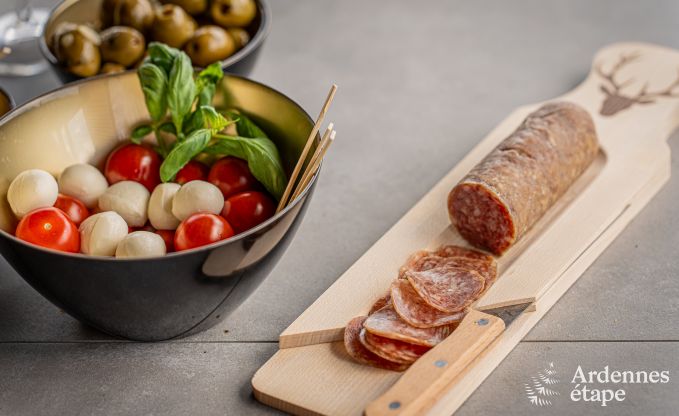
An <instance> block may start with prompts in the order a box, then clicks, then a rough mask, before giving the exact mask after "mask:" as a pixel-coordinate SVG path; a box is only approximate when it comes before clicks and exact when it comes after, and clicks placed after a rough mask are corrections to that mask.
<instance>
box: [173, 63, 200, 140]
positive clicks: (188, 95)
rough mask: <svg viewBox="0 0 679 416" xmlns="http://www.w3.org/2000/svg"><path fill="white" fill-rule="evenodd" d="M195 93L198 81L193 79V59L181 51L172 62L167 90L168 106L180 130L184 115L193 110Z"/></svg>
mask: <svg viewBox="0 0 679 416" xmlns="http://www.w3.org/2000/svg"><path fill="white" fill-rule="evenodd" d="M195 94H196V83H195V81H194V80H193V66H192V65H191V59H189V57H188V55H186V54H185V53H184V52H180V53H179V54H178V55H177V57H176V58H175V60H174V63H173V64H172V71H170V78H169V80H168V91H167V107H168V109H169V110H170V113H171V116H172V122H173V123H174V126H175V128H176V129H177V131H178V132H180V131H182V123H183V121H184V117H186V115H187V114H189V112H190V111H191V107H192V106H193V99H194V98H195Z"/></svg>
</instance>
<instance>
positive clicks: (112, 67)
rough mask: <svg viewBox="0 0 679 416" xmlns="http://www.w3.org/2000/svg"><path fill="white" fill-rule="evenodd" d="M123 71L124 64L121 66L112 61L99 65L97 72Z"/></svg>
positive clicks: (113, 72) (114, 72)
mask: <svg viewBox="0 0 679 416" xmlns="http://www.w3.org/2000/svg"><path fill="white" fill-rule="evenodd" d="M124 71H125V67H124V66H122V65H120V64H116V63H113V62H106V63H105V64H104V65H102V66H101V69H100V70H99V73H100V74H117V73H119V72H124Z"/></svg>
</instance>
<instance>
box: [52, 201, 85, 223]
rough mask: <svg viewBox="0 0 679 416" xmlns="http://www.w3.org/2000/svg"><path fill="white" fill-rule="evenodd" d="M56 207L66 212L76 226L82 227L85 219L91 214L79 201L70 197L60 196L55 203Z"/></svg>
mask: <svg viewBox="0 0 679 416" xmlns="http://www.w3.org/2000/svg"><path fill="white" fill-rule="evenodd" d="M54 207H55V208H59V209H60V210H62V211H64V213H65V214H66V215H68V218H69V219H70V220H71V221H73V224H75V225H76V226H78V225H80V223H81V222H83V221H84V220H85V218H87V217H89V216H90V212H89V211H88V210H87V207H86V206H85V204H83V203H82V202H81V201H80V200H79V199H76V198H73V197H72V196H68V195H63V194H59V196H58V197H57V202H55V203H54Z"/></svg>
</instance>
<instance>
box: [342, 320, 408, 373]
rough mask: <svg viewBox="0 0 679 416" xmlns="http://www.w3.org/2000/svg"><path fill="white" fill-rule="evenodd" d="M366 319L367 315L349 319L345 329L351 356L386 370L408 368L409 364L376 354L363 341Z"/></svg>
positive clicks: (345, 338)
mask: <svg viewBox="0 0 679 416" xmlns="http://www.w3.org/2000/svg"><path fill="white" fill-rule="evenodd" d="M365 320H366V317H365V316H359V317H357V318H354V319H352V320H351V321H349V323H348V324H347V326H346V328H345V329H344V347H345V348H346V350H347V353H348V354H349V355H350V356H351V358H353V359H354V360H356V361H358V362H359V363H361V364H367V365H370V366H373V367H377V368H382V369H385V370H391V371H404V370H405V369H406V368H408V364H403V363H397V362H394V361H390V360H386V359H384V358H382V357H380V356H379V355H376V354H375V353H373V352H371V351H370V350H368V349H367V348H366V347H365V346H364V345H363V344H362V343H361V331H362V330H363V323H364V321H365Z"/></svg>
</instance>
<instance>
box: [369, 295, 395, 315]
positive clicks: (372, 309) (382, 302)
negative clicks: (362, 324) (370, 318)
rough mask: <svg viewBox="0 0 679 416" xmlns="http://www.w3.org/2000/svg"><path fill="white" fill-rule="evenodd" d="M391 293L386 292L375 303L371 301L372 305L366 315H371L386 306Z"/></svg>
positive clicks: (389, 301)
mask: <svg viewBox="0 0 679 416" xmlns="http://www.w3.org/2000/svg"><path fill="white" fill-rule="evenodd" d="M390 296H391V293H390V292H387V293H386V294H385V295H384V296H382V297H380V298H378V299H377V300H376V301H375V303H373V306H371V307H370V311H369V312H368V315H372V314H373V313H374V312H377V311H379V310H380V309H382V308H384V307H385V306H387V305H388V304H389V303H391V297H390Z"/></svg>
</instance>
